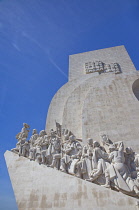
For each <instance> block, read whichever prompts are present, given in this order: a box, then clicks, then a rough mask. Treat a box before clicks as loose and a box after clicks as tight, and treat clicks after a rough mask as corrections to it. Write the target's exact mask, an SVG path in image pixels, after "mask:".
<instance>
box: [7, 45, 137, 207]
mask: <svg viewBox="0 0 139 210" xmlns="http://www.w3.org/2000/svg"><path fill="white" fill-rule="evenodd" d="M138 100H139V73H138V72H137V71H136V69H135V67H134V65H133V63H132V61H131V59H130V57H129V55H128V54H127V52H126V50H125V48H124V46H118V47H113V48H108V49H103V50H97V51H91V52H86V53H81V54H76V55H71V56H70V63H69V82H68V83H67V84H65V85H64V86H63V87H62V88H61V89H60V90H59V91H58V92H57V93H56V95H55V96H54V98H53V100H52V102H51V104H50V107H49V111H48V115H47V122H46V130H42V131H40V132H39V133H38V132H37V130H36V129H33V130H32V136H31V137H30V138H29V139H28V133H29V132H30V130H29V129H30V126H29V125H28V124H27V123H23V128H22V129H21V131H20V132H19V133H18V134H17V135H16V139H17V144H16V147H15V148H14V149H12V150H11V151H6V152H5V159H6V163H7V167H8V171H9V175H10V178H11V182H12V186H13V189H14V193H15V197H16V201H17V205H18V208H19V209H20V210H23V209H24V210H29V209H30V210H31V209H32V210H43V209H54V210H56V209H63V210H71V209H76V210H77V209H80V210H84V209H87V210H92V209H93V210H105V209H107V210H111V209H117V208H118V209H121V210H124V209H125V210H130V209H139V199H138V198H139V154H138V153H139V144H138V138H139V130H138V127H137V125H138V123H139V101H138Z"/></svg>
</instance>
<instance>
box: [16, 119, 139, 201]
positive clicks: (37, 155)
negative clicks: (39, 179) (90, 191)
mask: <svg viewBox="0 0 139 210" xmlns="http://www.w3.org/2000/svg"><path fill="white" fill-rule="evenodd" d="M29 128H30V126H29V125H28V124H27V123H24V124H23V128H22V130H21V132H20V133H18V134H17V135H16V138H17V140H18V142H17V144H16V148H14V149H12V151H13V152H15V153H17V154H19V156H24V157H27V158H29V159H30V160H31V161H36V162H38V163H39V164H44V165H46V166H47V167H51V168H56V169H57V170H60V171H62V172H65V173H68V174H71V175H74V176H76V177H78V178H81V179H84V180H86V181H89V182H93V183H96V184H99V185H103V186H104V187H107V188H111V189H113V190H116V191H121V192H123V193H125V194H127V195H131V196H134V197H139V155H138V154H136V153H135V152H134V151H133V150H132V149H131V148H130V147H127V148H125V149H124V144H123V142H122V141H118V142H114V143H113V142H112V141H111V140H110V139H109V138H108V137H107V135H105V134H104V135H102V136H101V138H102V145H103V146H101V145H100V143H99V142H98V141H93V139H91V138H89V139H87V144H86V145H82V142H81V140H80V139H76V137H75V136H74V135H73V134H72V133H71V132H69V131H68V130H63V131H61V132H59V131H58V130H57V131H54V130H53V129H51V130H50V132H49V134H47V133H46V131H45V130H42V131H40V133H39V134H38V133H37V130H36V129H33V131H32V136H31V137H30V139H29V140H27V138H28V133H29Z"/></svg>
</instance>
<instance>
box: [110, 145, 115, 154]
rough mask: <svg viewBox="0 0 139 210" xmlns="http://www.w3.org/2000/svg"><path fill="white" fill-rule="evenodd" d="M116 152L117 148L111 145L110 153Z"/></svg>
mask: <svg viewBox="0 0 139 210" xmlns="http://www.w3.org/2000/svg"><path fill="white" fill-rule="evenodd" d="M115 150H116V146H115V145H114V144H111V145H110V146H109V151H110V152H113V151H115Z"/></svg>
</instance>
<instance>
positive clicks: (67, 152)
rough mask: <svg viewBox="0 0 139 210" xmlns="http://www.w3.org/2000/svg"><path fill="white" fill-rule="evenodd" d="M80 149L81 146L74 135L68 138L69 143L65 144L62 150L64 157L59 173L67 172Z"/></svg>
mask: <svg viewBox="0 0 139 210" xmlns="http://www.w3.org/2000/svg"><path fill="white" fill-rule="evenodd" d="M81 149H82V146H81V144H80V143H79V142H78V141H77V140H76V137H75V136H74V135H71V136H70V137H69V142H68V143H65V144H64V147H63V149H62V152H63V153H64V155H63V157H62V158H61V167H60V170H61V171H63V172H68V169H69V167H70V164H71V162H72V159H76V158H77V156H78V153H79V152H80V151H81ZM77 159H78V158H77Z"/></svg>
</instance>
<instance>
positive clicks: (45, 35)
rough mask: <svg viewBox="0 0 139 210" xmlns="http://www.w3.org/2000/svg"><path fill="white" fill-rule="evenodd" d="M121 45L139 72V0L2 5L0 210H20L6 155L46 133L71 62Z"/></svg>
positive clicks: (28, 0)
mask: <svg viewBox="0 0 139 210" xmlns="http://www.w3.org/2000/svg"><path fill="white" fill-rule="evenodd" d="M118 45H125V47H126V49H127V51H128V53H129V55H130V57H131V59H132V61H133V63H134V65H135V67H136V68H137V69H139V56H138V55H139V0H0V122H1V125H0V128H1V129H0V210H16V209H17V207H16V203H15V198H14V195H13V191H12V187H11V183H10V180H9V176H8V172H7V168H6V165H5V161H4V158H3V154H4V152H5V151H6V150H10V149H11V148H13V147H15V144H16V139H15V135H16V134H17V133H18V132H19V131H20V129H21V127H22V123H23V122H27V123H28V124H30V126H31V129H33V128H37V129H38V131H40V130H41V129H44V127H45V121H46V115H47V111H48V107H49V104H50V101H51V99H52V97H53V95H54V94H55V93H56V91H57V90H58V89H59V88H60V87H61V86H62V85H63V84H64V83H66V82H67V80H68V56H69V55H71V54H75V53H81V52H86V51H91V50H97V49H102V48H108V47H113V46H118Z"/></svg>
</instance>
